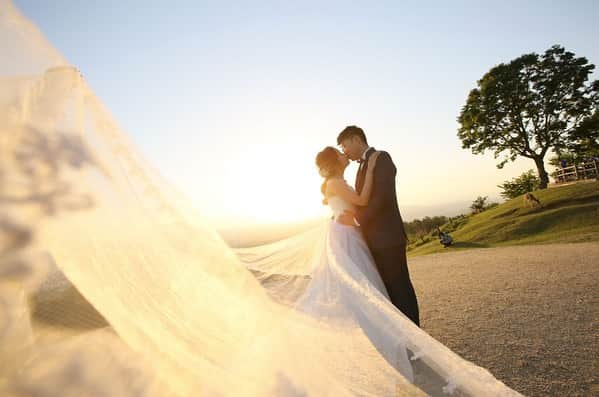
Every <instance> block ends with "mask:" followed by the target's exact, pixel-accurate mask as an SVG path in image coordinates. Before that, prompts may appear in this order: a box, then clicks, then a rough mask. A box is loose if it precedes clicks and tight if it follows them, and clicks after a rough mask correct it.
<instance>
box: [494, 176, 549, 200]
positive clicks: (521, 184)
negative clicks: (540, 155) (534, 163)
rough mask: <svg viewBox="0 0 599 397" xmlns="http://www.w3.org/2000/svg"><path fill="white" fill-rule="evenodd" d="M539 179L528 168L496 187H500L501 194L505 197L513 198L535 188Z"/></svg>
mask: <svg viewBox="0 0 599 397" xmlns="http://www.w3.org/2000/svg"><path fill="white" fill-rule="evenodd" d="M540 183H541V180H540V179H539V177H538V176H536V175H535V173H534V171H533V170H528V171H527V172H525V173H523V174H522V175H520V176H517V177H515V178H513V179H512V180H511V181H505V182H503V184H502V185H498V186H497V187H498V188H500V189H501V196H503V197H505V198H506V199H513V198H516V197H518V196H521V195H523V194H525V193H528V192H532V191H533V190H537V189H538V188H539V185H540Z"/></svg>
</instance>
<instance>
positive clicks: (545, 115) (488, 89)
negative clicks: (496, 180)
mask: <svg viewBox="0 0 599 397" xmlns="http://www.w3.org/2000/svg"><path fill="white" fill-rule="evenodd" d="M594 68H595V65H592V64H589V63H588V61H587V59H586V58H584V57H579V58H577V57H576V56H575V54H573V53H572V52H569V51H566V50H565V49H564V48H563V47H561V46H557V45H556V46H553V47H551V48H550V49H548V50H547V51H545V53H544V54H542V55H538V54H535V53H531V54H525V55H522V56H520V57H518V58H516V59H514V60H513V61H511V62H510V63H507V64H503V63H502V64H499V65H497V66H495V67H493V68H492V69H491V70H489V72H487V73H486V74H485V75H484V76H483V77H482V79H480V80H479V81H478V84H477V86H478V87H477V88H475V89H473V90H472V91H470V94H469V95H468V99H467V100H466V104H465V105H464V107H463V108H462V111H461V112H460V115H459V117H458V122H459V124H460V127H459V130H458V137H459V138H460V139H461V141H462V147H463V148H465V149H467V148H470V149H471V150H472V152H473V153H474V154H482V153H484V152H485V151H486V150H492V151H493V152H494V154H495V158H499V157H501V160H500V163H499V164H497V167H498V168H502V167H503V166H504V165H505V164H506V163H507V162H508V161H514V160H515V159H516V158H517V157H519V156H522V157H526V158H529V159H532V160H533V161H534V162H535V165H536V168H537V172H538V174H539V179H540V181H541V183H540V186H539V187H540V188H541V189H544V188H546V187H547V184H548V183H549V177H548V175H547V171H545V164H544V159H545V155H546V154H547V152H548V151H549V150H553V151H559V150H562V149H564V148H567V147H568V146H569V145H570V144H571V142H572V140H573V139H574V135H575V131H578V132H580V131H582V130H581V129H580V126H581V123H582V121H583V120H588V118H589V117H590V116H591V115H592V114H593V113H594V112H595V110H596V109H597V105H598V104H599V81H597V80H596V81H593V82H589V75H590V74H591V73H592V71H593V69H594Z"/></svg>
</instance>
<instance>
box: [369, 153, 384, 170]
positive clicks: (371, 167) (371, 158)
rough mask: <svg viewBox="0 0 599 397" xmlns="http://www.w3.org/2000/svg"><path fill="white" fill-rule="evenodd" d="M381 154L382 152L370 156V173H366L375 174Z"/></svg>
mask: <svg viewBox="0 0 599 397" xmlns="http://www.w3.org/2000/svg"><path fill="white" fill-rule="evenodd" d="M380 154H381V152H374V153H372V154H371V155H370V157H369V158H368V171H366V172H370V173H372V172H374V166H375V164H376V159H377V158H378V157H379V155H380Z"/></svg>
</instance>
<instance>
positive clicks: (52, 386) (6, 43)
mask: <svg viewBox="0 0 599 397" xmlns="http://www.w3.org/2000/svg"><path fill="white" fill-rule="evenodd" d="M0 54H2V62H0V395H11V396H32V395H35V396H56V395H60V396H80V395H87V396H107V395H108V396H140V395H142V396H170V395H172V396H191V395H194V396H196V395H206V396H229V395H230V396H240V395H243V396H269V395H276V396H285V395H286V396H292V395H311V396H349V395H377V396H379V395H406V396H408V395H422V390H426V384H425V383H426V382H423V381H421V380H419V377H423V376H424V377H423V379H424V380H425V381H430V383H432V384H433V386H434V388H438V387H440V385H443V386H448V387H446V389H445V390H446V391H455V393H454V394H456V393H457V394H460V395H462V394H463V395H487V396H490V395H502V396H510V395H517V393H516V392H514V391H512V390H511V389H509V388H507V387H506V386H505V385H503V384H502V383H501V382H499V381H497V380H496V379H494V378H493V376H492V375H491V374H489V373H488V372H487V371H486V370H484V369H482V368H479V367H476V366H475V365H473V364H471V363H468V362H466V361H464V360H462V359H461V358H459V357H458V356H456V355H455V354H454V353H452V352H451V351H450V350H449V349H447V348H445V347H444V346H443V345H441V344H439V343H438V342H436V341H434V340H433V339H432V338H430V337H429V336H428V335H426V333H424V332H423V331H421V330H419V329H418V328H416V327H414V326H413V325H411V323H410V322H409V321H408V320H407V319H406V318H405V317H403V315H401V313H399V312H397V310H395V309H394V307H392V306H391V305H389V304H388V302H387V301H386V299H385V297H384V294H382V293H381V292H380V291H379V290H377V289H376V288H375V287H373V284H372V283H371V282H369V281H368V279H367V277H365V276H363V274H364V273H362V272H361V271H360V270H359V268H352V266H356V265H357V264H356V263H354V261H353V260H352V258H355V257H356V256H355V253H352V252H351V251H348V248H351V247H349V246H348V245H346V244H345V243H342V241H343V240H342V239H338V238H331V236H332V234H331V233H332V230H333V227H332V226H331V224H330V223H323V224H322V225H321V227H320V228H319V229H316V231H311V232H309V233H307V234H305V235H300V236H296V237H295V238H294V239H291V240H286V241H283V242H280V243H279V245H275V246H269V247H260V248H259V249H258V248H256V249H254V250H246V251H245V252H236V251H234V250H232V249H230V248H229V247H228V246H227V244H226V243H225V242H224V241H223V240H222V239H221V238H220V236H219V235H218V234H217V233H216V232H215V230H214V229H213V228H212V227H211V226H210V225H209V224H208V223H207V222H205V221H204V220H203V219H202V217H201V215H199V214H198V213H197V212H196V211H195V210H194V209H193V208H192V207H191V206H190V205H189V204H188V202H187V201H186V199H185V198H184V197H183V196H182V195H181V194H179V193H177V192H176V191H175V190H174V189H173V188H172V187H171V186H169V184H168V183H166V182H165V181H164V180H163V179H162V178H161V177H160V175H159V174H158V173H157V172H156V171H155V170H154V169H153V168H152V167H151V166H150V165H149V163H148V162H147V161H145V160H144V159H143V158H142V156H140V154H139V153H138V152H137V150H136V149H135V147H134V145H133V144H132V142H131V141H130V140H129V139H128V138H127V136H126V135H125V134H124V133H122V131H121V130H120V128H119V127H118V125H117V123H116V122H115V121H114V120H113V119H112V118H111V116H110V114H109V113H108V111H107V110H106V109H105V107H104V106H103V105H102V104H101V102H100V101H99V100H98V98H97V97H96V96H95V95H94V94H93V92H92V91H91V90H90V88H89V87H88V86H87V84H86V83H85V80H84V79H83V78H82V77H81V75H80V74H79V72H78V71H77V70H76V69H74V68H73V67H71V66H70V65H69V64H68V62H66V61H65V59H64V58H63V57H62V56H61V55H60V54H59V53H58V52H57V51H56V50H55V49H54V48H53V47H52V46H51V45H50V44H49V43H48V42H47V41H46V40H45V38H44V37H43V35H42V34H41V33H40V32H39V30H37V28H36V27H35V26H34V25H33V24H31V22H29V21H28V20H27V19H26V18H24V17H23V16H22V15H21V14H20V13H19V11H18V10H17V9H16V8H15V7H14V5H13V4H12V3H11V2H9V1H7V0H0ZM345 236H346V237H347V235H345ZM348 238H349V237H348ZM348 241H349V240H348ZM268 250H270V252H271V255H270V257H268V256H265V255H263V254H264V252H266V251H268ZM248 258H253V259H252V260H248ZM323 261H324V262H323ZM246 263H247V264H248V266H249V268H250V269H248V267H246V265H245V264H246ZM361 274H362V276H361ZM268 278H270V280H271V286H272V287H273V288H271V287H270V286H269V285H267V284H268V283H266V282H265V281H266V280H268ZM285 282H287V283H288V286H291V287H292V288H291V287H290V288H287V289H285V288H283V287H282V286H284V283H285ZM319 284H320V286H318V285H319ZM317 286H318V287H317ZM310 291H312V293H313V295H310V293H309V292H310ZM323 291H326V293H324V294H323ZM290 292H293V293H294V294H291V293H290ZM405 352H408V353H405ZM404 353H405V354H415V356H414V357H411V358H416V359H415V360H412V361H406V357H407V356H403V354H404ZM402 357H403V358H402ZM406 363H407V364H409V365H406ZM410 363H411V364H410ZM419 365H420V366H422V368H418V366H419ZM423 368H424V369H423ZM425 370H426V371H430V373H431V376H425V375H426V373H427V372H426V371H425ZM410 371H411V372H410ZM423 371H424V372H423Z"/></svg>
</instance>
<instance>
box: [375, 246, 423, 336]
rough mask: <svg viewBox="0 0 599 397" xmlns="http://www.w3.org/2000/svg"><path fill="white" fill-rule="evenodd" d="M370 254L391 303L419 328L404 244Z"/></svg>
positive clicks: (414, 293) (418, 316) (418, 317)
mask: <svg viewBox="0 0 599 397" xmlns="http://www.w3.org/2000/svg"><path fill="white" fill-rule="evenodd" d="M371 252H372V256H373V258H374V261H375V263H376V266H377V268H378V270H379V273H380V274H381V278H382V279H383V282H384V283H385V287H386V288H387V293H388V294H389V298H390V299H391V302H392V303H393V304H394V305H395V306H396V307H397V308H398V309H399V310H400V311H401V312H402V313H403V314H405V315H406V316H407V317H408V318H409V319H410V320H412V321H413V322H414V323H415V324H416V325H418V326H420V315H419V312H418V301H417V299H416V292H414V287H413V286H412V281H411V280H410V273H409V271H408V261H407V258H406V246H405V244H400V245H397V246H393V247H385V248H383V249H378V250H377V249H373V248H371Z"/></svg>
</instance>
